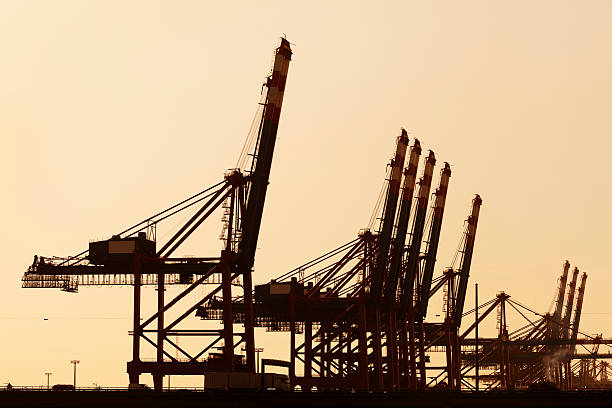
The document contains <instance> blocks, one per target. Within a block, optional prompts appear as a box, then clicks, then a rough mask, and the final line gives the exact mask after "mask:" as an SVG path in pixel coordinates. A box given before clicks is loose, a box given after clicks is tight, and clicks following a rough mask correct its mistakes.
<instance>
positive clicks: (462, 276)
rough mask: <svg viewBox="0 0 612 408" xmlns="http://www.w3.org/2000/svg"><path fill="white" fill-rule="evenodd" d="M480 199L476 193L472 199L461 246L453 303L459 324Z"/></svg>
mask: <svg viewBox="0 0 612 408" xmlns="http://www.w3.org/2000/svg"><path fill="white" fill-rule="evenodd" d="M481 205H482V199H481V198H480V196H479V195H478V194H476V197H474V199H473V200H472V213H471V215H470V216H469V217H468V219H467V236H466V238H465V242H464V247H463V251H462V252H463V256H462V259H461V266H460V267H459V270H458V272H459V284H458V285H457V300H456V304H455V310H454V312H455V324H456V325H457V327H460V326H461V316H462V315H463V305H464V304H465V295H466V292H467V285H468V279H469V277H470V268H471V266H472V255H473V253H474V241H475V240H476V228H477V227H478V216H479V215H480V206H481Z"/></svg>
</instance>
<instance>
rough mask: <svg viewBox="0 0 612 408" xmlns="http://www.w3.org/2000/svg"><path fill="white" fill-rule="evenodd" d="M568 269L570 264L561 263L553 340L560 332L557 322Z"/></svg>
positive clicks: (563, 297)
mask: <svg viewBox="0 0 612 408" xmlns="http://www.w3.org/2000/svg"><path fill="white" fill-rule="evenodd" d="M569 269H570V263H569V262H568V261H565V262H564V263H563V273H562V274H561V278H560V279H559V290H558V292H557V300H556V304H555V313H554V314H553V325H552V332H553V338H558V337H559V333H560V332H561V326H560V325H559V322H561V312H562V311H563V301H564V300H565V288H566V287H567V275H568V273H569Z"/></svg>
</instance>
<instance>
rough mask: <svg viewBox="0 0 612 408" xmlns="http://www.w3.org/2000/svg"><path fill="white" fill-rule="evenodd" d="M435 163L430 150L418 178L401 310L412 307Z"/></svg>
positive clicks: (433, 155)
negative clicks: (421, 173) (415, 207)
mask: <svg viewBox="0 0 612 408" xmlns="http://www.w3.org/2000/svg"><path fill="white" fill-rule="evenodd" d="M435 165H436V156H435V154H434V152H432V151H431V150H430V151H429V154H428V155H427V157H426V158H425V169H424V172H423V177H421V179H420V180H419V192H418V193H417V197H418V198H417V209H416V214H415V217H414V222H413V224H412V232H411V235H412V237H411V240H410V249H409V253H408V261H407V263H406V272H405V273H404V284H403V286H402V294H401V312H403V313H405V312H406V311H408V310H410V309H411V308H412V301H413V295H414V294H413V292H414V279H415V277H416V274H417V268H418V266H419V255H420V252H421V241H422V240H423V228H424V227H425V218H426V216H427V203H428V201H429V191H430V189H431V179H432V175H433V169H434V166H435Z"/></svg>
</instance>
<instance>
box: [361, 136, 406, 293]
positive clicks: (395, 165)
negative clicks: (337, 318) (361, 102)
mask: <svg viewBox="0 0 612 408" xmlns="http://www.w3.org/2000/svg"><path fill="white" fill-rule="evenodd" d="M407 147H408V133H407V132H406V131H405V130H404V129H402V133H401V135H400V136H398V138H397V146H396V149H395V156H394V157H393V159H392V161H391V176H390V178H389V186H388V188H387V197H386V200H385V208H384V212H383V221H382V228H381V230H380V233H379V234H378V251H377V256H376V266H375V267H374V273H373V276H372V281H371V291H370V293H371V302H373V303H378V302H379V300H380V295H381V293H382V287H383V282H384V280H385V272H386V270H387V260H388V257H389V245H390V244H391V234H392V233H393V224H394V221H395V211H396V209H397V201H398V197H399V190H400V182H401V178H402V170H403V168H404V160H405V157H406V149H407Z"/></svg>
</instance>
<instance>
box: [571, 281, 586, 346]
mask: <svg viewBox="0 0 612 408" xmlns="http://www.w3.org/2000/svg"><path fill="white" fill-rule="evenodd" d="M586 280H587V274H586V273H584V272H583V273H582V278H581V279H580V288H579V289H578V299H577V300H576V310H575V311H574V322H573V323H572V353H574V350H575V349H576V339H577V338H578V330H579V326H580V315H581V314H582V301H583V300H584V288H585V287H586Z"/></svg>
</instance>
